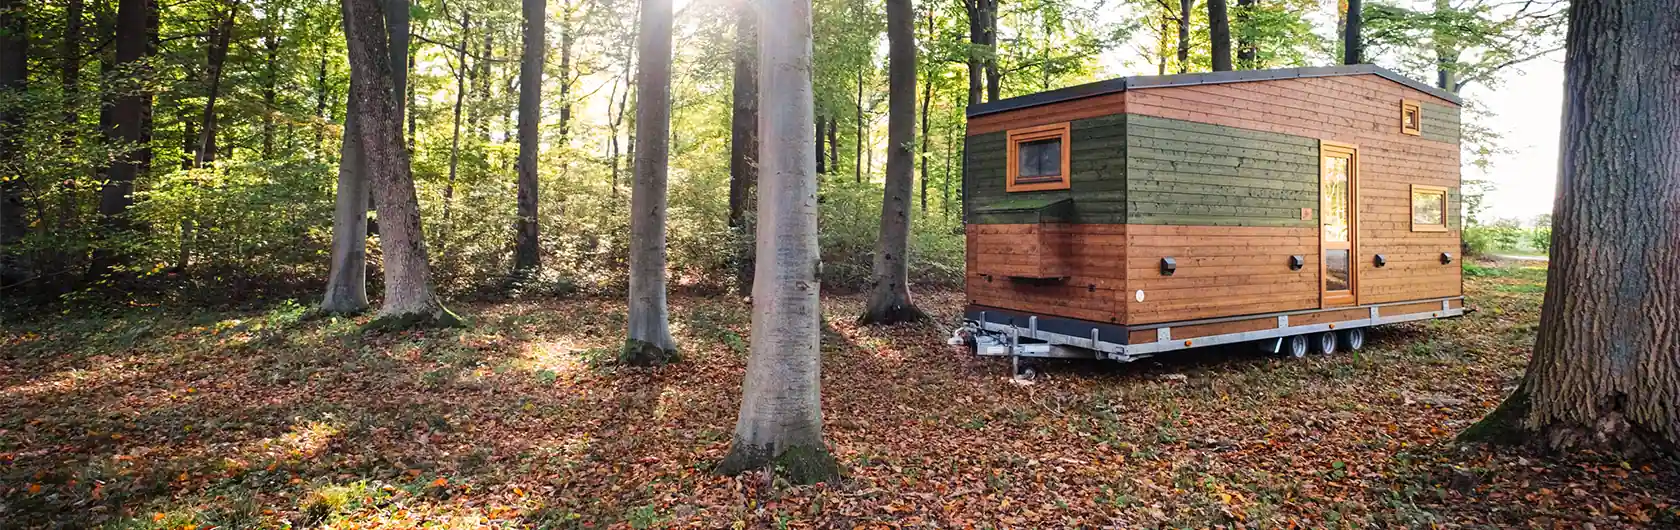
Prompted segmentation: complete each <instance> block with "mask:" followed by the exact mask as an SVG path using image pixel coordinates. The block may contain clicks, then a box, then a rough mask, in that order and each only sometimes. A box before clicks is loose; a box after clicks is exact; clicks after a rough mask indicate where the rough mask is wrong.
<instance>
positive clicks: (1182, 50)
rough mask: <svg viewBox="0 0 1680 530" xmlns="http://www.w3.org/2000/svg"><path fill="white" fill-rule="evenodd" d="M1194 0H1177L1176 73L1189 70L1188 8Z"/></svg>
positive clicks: (1193, 4) (1192, 5) (1193, 3)
mask: <svg viewBox="0 0 1680 530" xmlns="http://www.w3.org/2000/svg"><path fill="white" fill-rule="evenodd" d="M1195 5H1196V4H1195V0H1178V73H1181V74H1182V73H1185V72H1189V71H1190V9H1191V8H1192V7H1194V6H1195Z"/></svg>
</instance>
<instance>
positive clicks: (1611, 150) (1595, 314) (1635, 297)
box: [1465, 0, 1680, 455]
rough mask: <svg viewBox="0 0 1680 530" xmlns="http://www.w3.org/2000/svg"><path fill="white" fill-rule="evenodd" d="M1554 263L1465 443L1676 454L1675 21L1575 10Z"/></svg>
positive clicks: (1636, 1) (1679, 307) (1661, 12)
mask: <svg viewBox="0 0 1680 530" xmlns="http://www.w3.org/2000/svg"><path fill="white" fill-rule="evenodd" d="M1566 49H1567V52H1566V54H1565V56H1564V66H1563V68H1564V94H1565V97H1566V98H1567V99H1566V103H1565V106H1564V114H1563V145H1562V147H1561V149H1560V151H1561V153H1560V158H1561V160H1560V163H1559V166H1560V171H1559V173H1558V194H1557V198H1556V202H1555V203H1554V205H1553V211H1554V215H1553V217H1552V227H1553V228H1552V247H1551V248H1552V259H1551V262H1550V266H1549V268H1548V270H1547V275H1546V277H1547V278H1548V281H1547V283H1546V298H1545V303H1544V305H1543V307H1542V309H1541V311H1540V327H1539V335H1538V337H1537V340H1536V342H1535V344H1534V356H1533V357H1532V358H1531V359H1530V361H1529V365H1528V371H1527V373H1526V375H1524V377H1523V379H1522V381H1521V383H1519V385H1518V386H1517V389H1516V391H1515V392H1514V393H1512V395H1511V396H1510V397H1509V398H1507V399H1506V400H1505V402H1504V404H1502V405H1500V407H1499V408H1498V409H1495V410H1494V411H1493V413H1491V414H1490V415H1489V416H1488V417H1487V418H1486V419H1483V420H1482V422H1481V423H1479V424H1477V425H1476V426H1474V427H1472V428H1471V429H1470V430H1469V431H1467V432H1466V433H1465V437H1466V438H1469V439H1480V440H1493V441H1501V442H1508V443H1529V444H1533V445H1537V446H1539V447H1541V448H1543V449H1549V450H1555V451H1577V450H1595V451H1601V452H1620V453H1626V454H1634V455H1639V454H1642V453H1651V452H1660V451H1668V452H1673V451H1675V450H1676V449H1680V408H1676V406H1675V404H1676V403H1680V377H1677V376H1676V374H1680V355H1676V352H1680V85H1677V84H1675V83H1674V72H1675V65H1677V64H1680V12H1677V11H1675V10H1674V6H1673V5H1672V4H1671V3H1670V2H1668V1H1667V0H1575V1H1574V2H1572V3H1571V4H1570V6H1569V30H1568V37H1567V44H1566Z"/></svg>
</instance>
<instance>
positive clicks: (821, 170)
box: [814, 116, 828, 176]
mask: <svg viewBox="0 0 1680 530" xmlns="http://www.w3.org/2000/svg"><path fill="white" fill-rule="evenodd" d="M814 125H815V131H816V134H815V135H814V136H815V138H816V144H817V152H816V155H817V156H816V160H817V175H818V176H821V175H823V174H825V173H828V168H827V167H825V166H827V163H828V159H827V157H826V154H825V153H823V137H822V126H823V117H822V116H817V119H816V120H815V123H814Z"/></svg>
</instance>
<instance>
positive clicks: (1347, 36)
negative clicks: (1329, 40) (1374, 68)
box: [1342, 0, 1365, 64]
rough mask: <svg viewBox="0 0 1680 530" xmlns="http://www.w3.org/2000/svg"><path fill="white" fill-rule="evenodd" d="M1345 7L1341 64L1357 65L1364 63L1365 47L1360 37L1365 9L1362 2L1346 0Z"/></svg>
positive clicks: (1363, 24)
mask: <svg viewBox="0 0 1680 530" xmlns="http://www.w3.org/2000/svg"><path fill="white" fill-rule="evenodd" d="M1347 6H1348V10H1347V28H1346V30H1345V32H1344V33H1343V34H1342V64H1359V63H1363V62H1365V50H1364V47H1365V45H1364V43H1363V41H1362V40H1361V37H1360V35H1361V33H1362V32H1363V29H1364V26H1365V23H1364V14H1365V13H1364V12H1365V9H1364V7H1363V1H1362V0H1347Z"/></svg>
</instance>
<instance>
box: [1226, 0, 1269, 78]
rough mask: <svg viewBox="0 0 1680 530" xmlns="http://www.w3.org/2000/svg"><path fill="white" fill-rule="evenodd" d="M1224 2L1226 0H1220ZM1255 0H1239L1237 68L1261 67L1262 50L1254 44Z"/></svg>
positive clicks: (1250, 68)
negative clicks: (1259, 62)
mask: <svg viewBox="0 0 1680 530" xmlns="http://www.w3.org/2000/svg"><path fill="white" fill-rule="evenodd" d="M1220 1H1221V3H1223V1H1224V0H1220ZM1254 2H1255V0H1237V68H1241V69H1243V70H1253V69H1256V68H1259V67H1260V65H1259V64H1258V61H1259V56H1260V50H1259V48H1257V47H1256V46H1255V44H1254V38H1253V37H1252V33H1253V31H1254V28H1253V27H1252V26H1253V23H1254V9H1255V7H1256V6H1255V5H1254Z"/></svg>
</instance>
